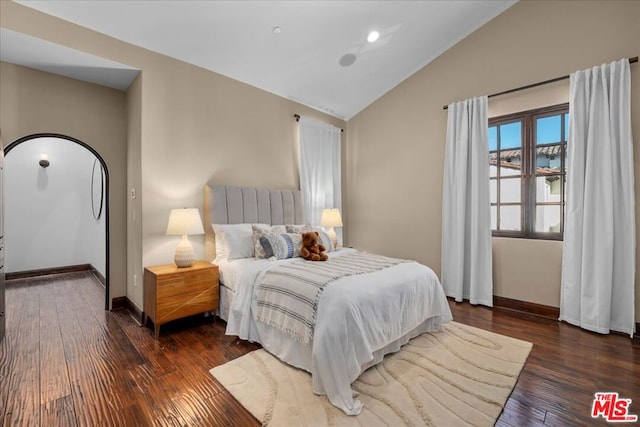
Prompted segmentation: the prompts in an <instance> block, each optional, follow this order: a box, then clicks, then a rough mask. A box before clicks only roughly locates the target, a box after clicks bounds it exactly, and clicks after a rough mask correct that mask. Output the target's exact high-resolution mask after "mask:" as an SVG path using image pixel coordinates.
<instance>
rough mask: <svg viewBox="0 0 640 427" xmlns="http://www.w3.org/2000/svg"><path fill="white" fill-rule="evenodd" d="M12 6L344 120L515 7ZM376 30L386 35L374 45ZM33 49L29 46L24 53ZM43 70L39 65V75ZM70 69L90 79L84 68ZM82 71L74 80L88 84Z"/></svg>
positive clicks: (79, 2) (83, 2) (475, 1)
mask: <svg viewBox="0 0 640 427" xmlns="http://www.w3.org/2000/svg"><path fill="white" fill-rule="evenodd" d="M14 1H16V2H17V3H20V4H22V5H25V6H28V7H32V8H35V9H38V10H40V11H42V12H44V13H47V14H50V15H54V16H57V17H59V18H62V19H65V20H67V21H71V22H73V23H76V24H78V25H81V26H84V27H87V28H90V29H93V30H95V31H98V32H100V33H104V34H107V35H109V36H111V37H114V38H117V39H120V40H123V41H126V42H128V43H131V44H134V45H137V46H141V47H144V48H146V49H149V50H152V51H155V52H159V53H162V54H164V55H168V56H171V57H173V58H177V59H180V60H182V61H185V62H188V63H191V64H194V65H197V66H200V67H203V68H206V69H209V70H212V71H215V72H217V73H220V74H223V75H225V76H228V77H230V78H233V79H236V80H239V81H242V82H244V83H247V84H250V85H252V86H255V87H258V88H261V89H263V90H266V91H268V92H272V93H275V94H277V95H280V96H283V97H285V98H288V99H291V100H294V101H297V102H300V103H302V104H305V105H308V106H310V107H312V108H315V109H318V110H320V111H323V112H326V113H328V114H331V115H333V116H336V117H339V118H342V119H345V120H348V119H350V118H351V117H353V116H354V115H355V114H357V113H358V112H360V111H361V110H363V109H364V108H366V107H367V106H368V105H369V104H371V103H372V102H373V101H375V100H376V99H378V98H379V97H380V96H382V95H384V94H385V93H386V92H388V91H389V90H390V89H392V88H393V87H394V86H396V85H397V84H398V83H400V82H401V81H403V80H404V79H406V78H407V77H409V76H410V75H411V74H413V73H415V72H416V71H418V70H419V69H420V68H422V67H424V66H425V65H426V64H428V63H429V62H430V61H432V60H433V59H435V58H436V57H437V56H438V55H440V54H442V53H443V52H444V51H446V50H447V49H449V48H450V47H452V46H453V45H454V44H455V43H457V42H458V41H460V40H462V39H463V38H464V37H466V36H467V35H469V34H470V33H471V32H473V31H474V30H476V29H477V28H479V27H481V26H482V25H484V24H485V23H487V22H488V21H489V20H491V19H492V18H494V17H495V16H497V15H498V14H500V13H502V12H503V11H504V10H506V9H507V8H508V7H510V6H511V5H512V4H514V3H515V1H484V0H469V1H464V0H454V1H437V0H430V1H417V0H414V1H189V0H184V1H170V0H164V1H150V0H142V1H137V0H129V1H121V0H116V1H110V0H101V1H91V0H71V1H58V0H47V1H31V0H14ZM275 27H278V28H279V29H280V31H279V32H277V31H274V28H275ZM372 30H376V31H378V32H379V33H380V37H379V39H378V40H377V41H376V42H374V43H369V42H367V40H366V38H367V35H368V33H369V32H370V31H372ZM5 33H6V31H5V30H3V33H2V39H3V40H0V56H1V58H0V59H2V60H5V59H4V58H5V57H6V56H7V55H6V51H8V50H9V48H7V44H8V41H6V40H4V39H5ZM24 38H25V40H27V41H29V42H31V43H32V44H33V42H34V40H29V39H30V38H28V37H24ZM22 41H23V42H24V40H22ZM10 43H12V44H14V47H13V48H11V51H12V56H13V58H12V60H11V61H9V62H15V63H20V61H21V60H22V62H23V63H22V65H27V64H26V63H24V62H25V61H26V60H25V59H24V58H22V59H20V58H16V57H17V56H20V55H19V52H21V51H22V50H23V49H21V45H19V44H18V43H20V37H19V36H17V35H15V34H13V35H12V38H11V39H10ZM45 43H46V42H45ZM48 48H52V49H53V47H51V46H49V47H48ZM48 48H47V49H48ZM33 49H34V48H33V46H32V47H31V50H33ZM29 52H30V50H29V49H25V50H24V53H23V56H27V57H28V56H29V55H30V53H29ZM67 53H69V52H67ZM69 54H70V53H69ZM50 56H52V57H55V58H57V60H58V61H59V62H60V61H62V62H64V60H65V59H66V58H67V55H64V54H63V52H62V51H61V50H58V51H56V54H55V55H50ZM89 56H90V55H89ZM85 59H86V58H85ZM32 62H33V61H32ZM40 62H41V63H42V62H46V61H40ZM349 63H351V64H350V65H348V64H349ZM112 65H113V64H111V66H112ZM27 66H29V65H27ZM45 66H46V64H44V65H43V64H39V67H40V69H45V68H44V67H45ZM33 67H34V68H38V66H33ZM109 67H110V65H105V64H103V66H101V68H107V69H108V68H109ZM124 67H125V68H126V66H124ZM54 68H57V69H58V70H62V71H64V68H65V67H64V66H63V65H61V64H57V65H56V67H54ZM67 68H69V67H67ZM71 68H78V69H80V68H82V69H84V70H85V71H86V72H87V73H88V74H90V73H91V67H88V66H87V65H86V64H84V65H83V66H82V67H71ZM115 68H118V67H117V66H116V67H115ZM45 70H46V69H45ZM46 71H50V70H46ZM76 71H77V70H76ZM80 71H82V70H80ZM54 72H55V71H54ZM117 72H118V73H120V74H121V76H124V75H125V74H126V73H127V72H123V71H117ZM77 74H78V72H76V75H74V76H72V77H74V78H80V79H83V80H88V79H85V78H83V77H82V76H78V75H77ZM94 74H95V70H94ZM123 82H124V83H120V84H127V83H126V79H125V80H123ZM107 85H108V84H107ZM112 87H115V86H112Z"/></svg>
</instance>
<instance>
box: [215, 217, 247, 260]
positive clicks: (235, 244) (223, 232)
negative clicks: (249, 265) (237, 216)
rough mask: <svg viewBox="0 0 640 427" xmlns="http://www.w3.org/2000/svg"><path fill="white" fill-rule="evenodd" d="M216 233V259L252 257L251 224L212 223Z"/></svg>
mask: <svg viewBox="0 0 640 427" xmlns="http://www.w3.org/2000/svg"><path fill="white" fill-rule="evenodd" d="M212 226H213V231H214V233H215V235H216V259H225V258H226V259H238V258H251V257H253V251H254V249H253V234H252V229H251V224H212Z"/></svg>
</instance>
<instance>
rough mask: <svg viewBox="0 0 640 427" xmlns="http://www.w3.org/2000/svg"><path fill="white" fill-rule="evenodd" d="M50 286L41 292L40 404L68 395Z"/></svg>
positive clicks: (60, 335)
mask: <svg viewBox="0 0 640 427" xmlns="http://www.w3.org/2000/svg"><path fill="white" fill-rule="evenodd" d="M52 301H55V294H54V289H53V287H52V286H50V285H47V286H42V288H41V290H40V346H39V351H40V403H41V404H46V403H50V402H56V401H58V399H60V398H63V397H66V396H69V395H70V394H71V386H70V385H69V374H68V373H67V366H66V360H65V354H64V345H63V343H62V334H61V332H60V322H59V321H58V310H57V307H56V305H55V303H54V304H52V303H51V302H52Z"/></svg>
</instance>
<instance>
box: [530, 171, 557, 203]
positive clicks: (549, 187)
mask: <svg viewBox="0 0 640 427" xmlns="http://www.w3.org/2000/svg"><path fill="white" fill-rule="evenodd" d="M561 191H562V179H561V177H560V176H559V175H552V176H539V177H537V178H536V202H538V203H548V202H560V192H561Z"/></svg>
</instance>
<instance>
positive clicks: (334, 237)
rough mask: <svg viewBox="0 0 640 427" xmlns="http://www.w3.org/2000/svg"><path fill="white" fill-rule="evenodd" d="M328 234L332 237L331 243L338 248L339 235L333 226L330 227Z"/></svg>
mask: <svg viewBox="0 0 640 427" xmlns="http://www.w3.org/2000/svg"><path fill="white" fill-rule="evenodd" d="M327 236H329V239H331V244H332V245H333V249H338V235H337V234H336V231H335V230H334V229H333V227H329V231H327Z"/></svg>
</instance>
